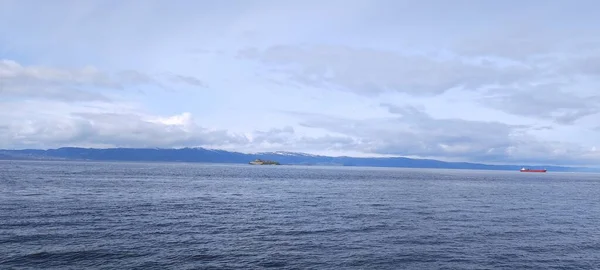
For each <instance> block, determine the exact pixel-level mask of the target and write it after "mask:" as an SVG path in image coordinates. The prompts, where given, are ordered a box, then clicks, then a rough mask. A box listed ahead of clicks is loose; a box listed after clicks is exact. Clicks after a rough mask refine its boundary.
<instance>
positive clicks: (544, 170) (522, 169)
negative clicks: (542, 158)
mask: <svg viewBox="0 0 600 270" xmlns="http://www.w3.org/2000/svg"><path fill="white" fill-rule="evenodd" d="M521 172H546V169H527V168H521Z"/></svg>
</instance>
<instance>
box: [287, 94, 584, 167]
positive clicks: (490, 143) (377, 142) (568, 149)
mask: <svg viewBox="0 0 600 270" xmlns="http://www.w3.org/2000/svg"><path fill="white" fill-rule="evenodd" d="M382 106H384V107H385V108H387V109H388V110H389V112H390V113H392V114H393V115H394V117H389V118H374V119H367V120H350V119H341V118H333V117H326V116H322V115H320V116H319V115H313V114H306V115H304V116H302V115H301V114H295V115H296V116H300V117H302V118H303V121H302V125H303V126H305V127H311V128H318V129H324V130H327V131H330V132H335V133H339V134H343V135H344V136H347V137H352V138H355V139H354V141H355V142H359V143H354V144H352V143H349V144H347V145H346V146H345V147H350V148H351V149H354V150H358V151H365V152H370V153H377V154H390V155H400V156H420V157H430V158H448V159H455V158H457V159H460V160H468V161H472V162H500V163H518V162H534V161H536V162H537V161H546V162H550V163H560V162H564V161H565V160H572V161H574V162H590V159H588V160H584V159H577V158H578V157H581V156H582V155H583V154H585V151H584V150H582V149H580V148H577V147H575V146H573V145H566V144H565V143H557V142H546V141H540V140H537V139H536V138H534V137H532V136H530V135H528V133H527V131H528V130H530V129H533V128H535V127H529V126H523V125H507V124H504V123H499V122H493V121H490V122H482V121H469V120H462V119H438V118H433V117H431V116H430V115H429V114H427V113H426V112H425V111H423V110H421V109H419V108H416V107H413V106H395V105H391V104H382ZM557 150H560V151H557Z"/></svg>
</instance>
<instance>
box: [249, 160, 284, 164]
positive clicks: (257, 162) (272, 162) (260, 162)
mask: <svg viewBox="0 0 600 270" xmlns="http://www.w3.org/2000/svg"><path fill="white" fill-rule="evenodd" d="M250 165H281V164H279V162H277V161H272V160H262V159H255V160H254V161H251V162H250Z"/></svg>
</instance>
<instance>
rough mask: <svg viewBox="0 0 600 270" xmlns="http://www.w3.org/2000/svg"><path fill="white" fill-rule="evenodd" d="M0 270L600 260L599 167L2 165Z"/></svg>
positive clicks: (568, 264)
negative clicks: (525, 169)
mask: <svg viewBox="0 0 600 270" xmlns="http://www.w3.org/2000/svg"><path fill="white" fill-rule="evenodd" d="M0 269H600V174H592V173H589V174H585V173H558V172H548V173H520V172H518V171H473V170H443V169H401V168H366V167H313V166H285V165H282V166H252V165H244V164H241V165H225V164H197V163H134V162H130V163H125V162H63V161H0Z"/></svg>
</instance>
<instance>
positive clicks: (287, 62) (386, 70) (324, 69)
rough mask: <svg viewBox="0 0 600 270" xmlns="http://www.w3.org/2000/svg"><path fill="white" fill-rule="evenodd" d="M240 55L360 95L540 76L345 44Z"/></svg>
mask: <svg viewBox="0 0 600 270" xmlns="http://www.w3.org/2000/svg"><path fill="white" fill-rule="evenodd" d="M238 57H240V58H243V59H249V60H256V61H260V62H262V63H265V64H268V65H271V66H273V67H275V68H276V70H278V71H279V72H282V73H283V74H287V76H288V78H289V79H292V80H293V81H295V82H296V83H299V84H302V85H308V86H314V87H322V88H338V89H341V90H345V91H351V92H355V93H358V94H362V95H376V94H379V93H381V92H384V91H397V92H403V93H408V94H413V95H436V94H441V93H444V92H445V91H447V90H449V89H451V88H455V87H458V88H467V89H478V88H480V87H483V86H487V85H505V84H511V83H515V82H518V81H521V80H524V79H526V78H528V77H531V76H535V74H536V72H535V70H534V69H533V68H531V67H526V66H517V65H514V66H508V67H499V66H495V65H493V64H491V62H481V61H479V62H466V61H463V60H460V59H457V58H452V59H445V60H441V59H434V58H432V57H427V56H419V55H401V54H397V53H394V52H388V51H379V50H373V49H355V48H349V47H343V46H337V47H336V46H314V47H308V48H304V47H298V46H274V47H270V48H268V49H266V50H262V51H261V50H258V49H255V48H248V49H245V50H241V51H239V53H238Z"/></svg>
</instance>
